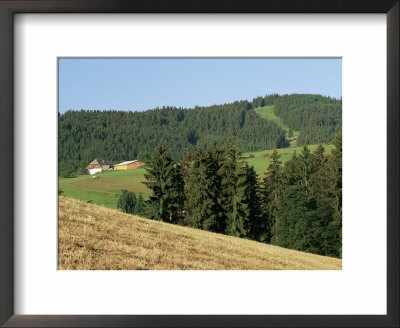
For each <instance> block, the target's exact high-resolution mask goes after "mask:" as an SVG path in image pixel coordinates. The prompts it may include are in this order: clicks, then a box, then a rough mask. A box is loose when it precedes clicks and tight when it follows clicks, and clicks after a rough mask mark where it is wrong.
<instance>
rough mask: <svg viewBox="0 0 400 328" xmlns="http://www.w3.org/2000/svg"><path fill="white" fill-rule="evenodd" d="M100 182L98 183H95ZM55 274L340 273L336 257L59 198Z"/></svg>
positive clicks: (340, 266) (339, 263)
mask: <svg viewBox="0 0 400 328" xmlns="http://www.w3.org/2000/svg"><path fill="white" fill-rule="evenodd" d="M100 180H101V179H100ZM58 220H59V221H58V228H59V240H58V269H60V270H341V268H342V261H341V260H340V259H336V258H331V257H326V256H319V255H314V254H310V253H304V252H299V251H295V250H290V249H285V248H281V247H278V246H273V245H267V244H263V243H259V242H256V241H251V240H246V239H241V238H237V237H232V236H226V235H222V234H216V233H212V232H208V231H203V230H197V229H193V228H188V227H182V226H178V225H172V224H169V223H164V222H160V221H154V220H148V219H144V218H140V217H137V216H134V215H130V214H125V213H122V212H120V211H118V210H113V209H109V208H106V207H104V206H97V205H94V204H90V203H87V202H82V201H79V200H76V199H72V198H69V197H65V196H60V197H59V218H58Z"/></svg>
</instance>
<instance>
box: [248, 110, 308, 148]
mask: <svg viewBox="0 0 400 328" xmlns="http://www.w3.org/2000/svg"><path fill="white" fill-rule="evenodd" d="M274 107H275V106H274V105H270V106H264V107H259V108H256V109H255V110H254V111H255V112H256V113H257V114H258V115H260V117H262V118H265V119H267V120H269V121H272V122H274V123H275V124H276V125H278V126H279V127H281V128H282V129H284V130H285V131H286V139H287V140H289V142H290V147H296V146H297V138H298V136H299V134H300V132H299V131H294V130H293V136H292V137H290V138H289V137H288V133H289V127H288V126H287V125H286V124H285V123H284V122H283V120H282V119H281V118H280V117H278V116H276V115H275V113H274Z"/></svg>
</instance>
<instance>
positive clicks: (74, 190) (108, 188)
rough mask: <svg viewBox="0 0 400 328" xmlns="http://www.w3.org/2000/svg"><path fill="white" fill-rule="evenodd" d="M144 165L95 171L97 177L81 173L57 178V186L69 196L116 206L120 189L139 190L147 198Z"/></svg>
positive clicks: (111, 206) (110, 206)
mask: <svg viewBox="0 0 400 328" xmlns="http://www.w3.org/2000/svg"><path fill="white" fill-rule="evenodd" d="M145 172H146V171H145V169H144V167H139V168H137V169H135V170H127V171H106V172H101V173H97V174H96V176H97V177H99V179H93V177H92V176H91V175H81V176H78V177H76V178H59V179H58V188H60V189H61V190H62V191H63V194H64V195H66V196H69V197H73V198H76V199H80V200H83V201H86V202H91V203H93V204H97V205H104V206H106V207H109V208H116V207H117V202H118V198H119V195H120V194H121V190H124V189H125V190H129V191H132V192H135V193H139V192H141V193H142V194H143V196H144V198H148V196H149V195H150V190H149V189H148V188H147V187H146V186H145V185H144V184H143V183H142V182H144V181H145V180H146V179H145V177H144V174H145Z"/></svg>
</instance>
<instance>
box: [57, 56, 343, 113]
mask: <svg viewBox="0 0 400 328" xmlns="http://www.w3.org/2000/svg"><path fill="white" fill-rule="evenodd" d="M58 78H59V112H60V113H64V112H65V111H67V110H69V109H72V110H81V109H86V110H88V109H100V110H107V109H115V110H132V111H136V110H138V111H142V110H146V109H151V108H155V107H162V106H176V107H186V108H190V107H194V106H196V105H199V106H207V105H213V104H223V103H229V102H233V101H235V100H242V99H247V100H251V99H253V98H255V97H257V96H265V95H266V94H271V93H278V94H290V93H314V94H322V95H326V96H331V97H335V98H339V97H341V96H342V61H341V59H330V58H329V59H327V58H325V59H322V58H320V59H316V58H313V59H311V58H310V59H273V58H235V59H233V58H222V59H217V58H197V59H195V58H192V59H190V58H146V59H144V58H60V59H59V76H58Z"/></svg>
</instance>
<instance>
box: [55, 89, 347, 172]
mask: <svg viewBox="0 0 400 328" xmlns="http://www.w3.org/2000/svg"><path fill="white" fill-rule="evenodd" d="M266 105H275V114H276V115H277V116H279V117H282V119H283V120H284V122H285V123H286V124H287V125H288V126H289V127H291V128H292V129H293V130H298V131H300V135H299V138H298V143H299V144H311V143H318V142H321V143H322V142H330V141H332V139H333V138H334V135H335V133H337V132H338V131H339V130H340V128H341V101H340V100H336V99H333V98H329V97H323V96H318V95H285V96H279V95H276V94H275V95H266V96H265V97H256V98H254V99H253V100H252V101H247V100H242V101H236V102H233V103H230V104H223V105H213V106H207V107H198V106H197V107H195V108H191V109H187V108H176V107H162V108H155V109H151V110H147V111H144V112H130V111H127V112H125V111H115V110H107V111H93V110H81V111H72V110H70V111H67V112H65V113H64V114H59V115H58V163H59V176H73V175H76V174H85V173H86V170H85V168H86V166H87V165H88V164H89V163H90V162H91V161H92V160H93V159H95V158H104V159H107V160H110V161H112V162H114V163H117V162H120V161H124V160H130V159H139V160H143V161H145V162H147V161H148V160H149V159H150V157H151V153H152V151H153V149H154V148H155V147H156V146H157V144H158V142H159V140H160V139H161V138H164V140H165V142H166V146H167V147H168V150H169V153H170V155H171V156H172V158H173V159H174V160H175V161H179V160H181V159H182V157H183V155H184V154H185V153H186V152H187V151H190V152H195V151H196V149H197V148H201V149H203V150H205V149H207V148H208V147H209V146H210V145H211V144H212V142H213V141H214V140H215V141H217V142H218V144H219V145H220V146H221V147H225V148H226V147H228V145H229V142H230V140H231V139H232V138H233V137H235V138H236V140H237V143H238V145H239V147H240V149H241V150H242V151H244V152H249V151H258V150H265V149H273V148H282V147H286V146H287V145H288V141H287V139H286V137H287V136H286V135H285V131H284V130H283V129H281V128H280V127H278V126H277V125H276V124H275V123H274V122H271V121H268V120H266V119H263V118H260V117H259V116H258V114H257V113H256V112H255V111H254V108H258V107H262V106H266Z"/></svg>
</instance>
